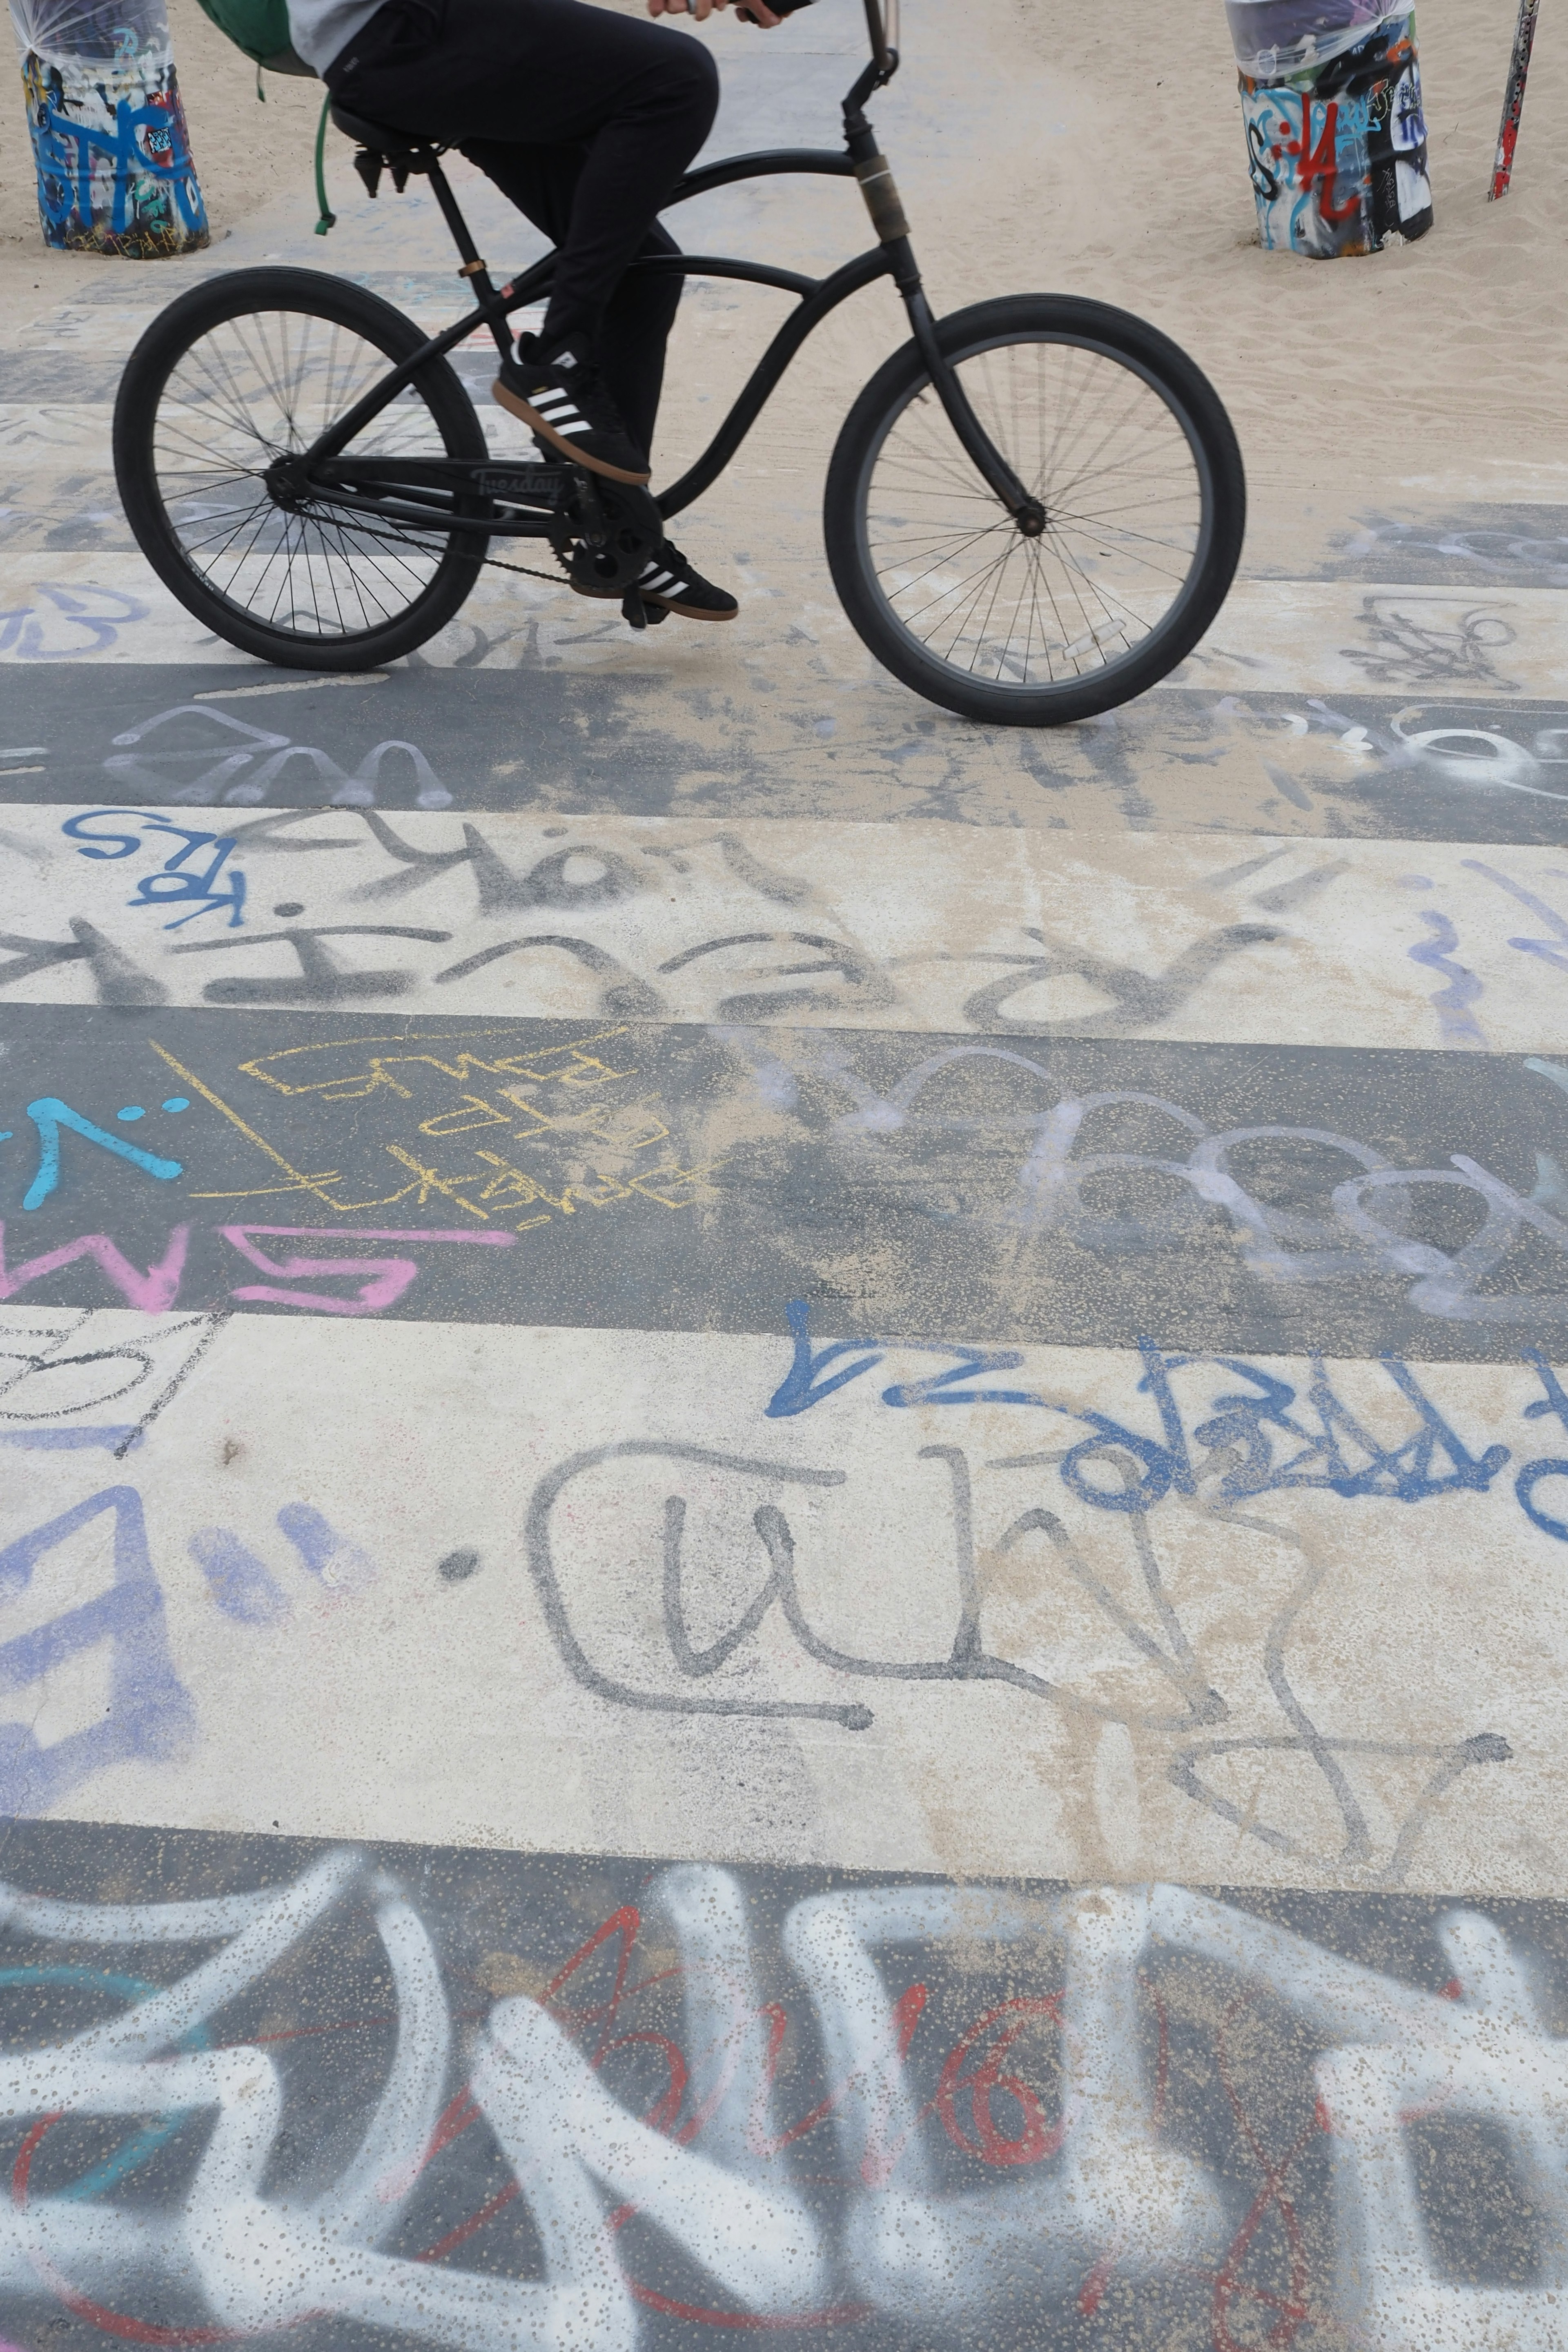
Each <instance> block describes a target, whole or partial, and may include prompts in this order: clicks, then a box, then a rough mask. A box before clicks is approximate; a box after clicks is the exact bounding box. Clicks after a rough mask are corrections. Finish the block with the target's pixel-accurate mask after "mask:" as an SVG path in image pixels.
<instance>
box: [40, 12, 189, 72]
mask: <svg viewBox="0 0 1568 2352" xmlns="http://www.w3.org/2000/svg"><path fill="white" fill-rule="evenodd" d="M11 22H12V24H13V25H14V26H16V39H17V41H18V42H19V44H20V46H21V49H22V53H23V55H24V56H26V55H27V54H28V52H29V51H30V52H31V53H32V55H33V56H34V57H37V58H44V59H45V60H46V61H47V62H52V61H53V60H54V59H55V58H81V59H82V60H83V61H84V62H91V63H92V64H94V65H112V64H114V63H115V62H116V61H124V60H127V59H129V58H139V57H142V56H145V55H146V54H147V53H148V52H149V51H151V52H153V53H155V54H157V55H160V56H165V55H167V53H168V49H169V18H168V13H167V11H166V9H165V7H164V5H163V0H11Z"/></svg>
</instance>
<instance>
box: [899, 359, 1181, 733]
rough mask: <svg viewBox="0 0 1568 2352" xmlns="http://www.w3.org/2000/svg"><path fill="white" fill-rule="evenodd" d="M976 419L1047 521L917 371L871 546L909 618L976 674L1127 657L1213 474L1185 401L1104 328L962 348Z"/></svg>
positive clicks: (1046, 677) (1169, 582)
mask: <svg viewBox="0 0 1568 2352" xmlns="http://www.w3.org/2000/svg"><path fill="white" fill-rule="evenodd" d="M959 374H960V377H961V380H962V382H963V387H964V390H965V392H966V393H967V394H968V396H969V399H970V401H971V403H972V404H973V408H974V411H975V413H976V415H978V417H979V419H980V422H981V424H982V425H984V429H985V431H986V433H987V434H988V435H989V436H990V437H991V439H992V441H993V442H994V444H995V446H997V447H998V448H999V449H1000V450H1001V451H1002V453H1003V455H1004V456H1005V457H1006V459H1007V461H1008V463H1009V464H1010V465H1011V466H1012V467H1013V469H1014V471H1015V472H1016V474H1017V476H1018V478H1019V479H1020V480H1021V481H1022V482H1023V484H1024V486H1025V488H1026V489H1027V491H1028V492H1029V494H1030V496H1031V497H1032V498H1033V499H1036V500H1037V501H1038V503H1039V504H1040V506H1041V507H1042V508H1043V509H1044V511H1045V517H1046V521H1045V528H1044V530H1043V531H1042V532H1041V533H1040V535H1039V536H1038V537H1037V538H1026V537H1025V536H1024V534H1023V533H1022V532H1021V531H1020V530H1018V529H1017V527H1016V525H1015V523H1014V522H1013V520H1012V518H1011V517H1010V516H1007V515H1005V514H1004V513H1002V512H1001V511H1000V510H999V509H998V507H997V504H996V501H995V499H994V498H993V497H992V496H991V494H990V492H989V491H987V489H986V488H985V487H984V484H983V483H982V482H981V481H980V480H979V478H978V477H977V475H976V474H975V472H974V470H973V467H971V466H970V464H969V462H968V460H967V459H966V458H965V457H963V454H962V452H961V451H960V449H959V447H958V446H957V443H956V441H955V439H954V437H953V435H952V428H951V426H950V425H949V424H948V422H947V418H946V416H945V415H944V413H943V411H942V407H941V404H940V403H938V402H937V401H936V400H935V398H934V397H933V396H932V395H931V391H930V389H929V387H922V388H921V390H920V391H919V392H918V393H917V394H915V395H914V396H913V397H912V398H911V399H910V401H909V402H908V403H907V404H906V405H905V406H904V407H903V409H902V410H901V411H900V413H899V415H897V416H896V417H895V418H894V420H893V422H892V424H891V425H889V429H888V431H887V433H886V434H885V436H884V437H883V441H882V444H881V446H880V448H879V450H878V452H877V455H876V457H875V459H874V461H873V466H872V470H871V475H870V479H869V482H868V496H867V503H866V517H865V528H866V532H867V551H868V556H869V560H870V566H871V570H872V572H874V574H875V576H876V579H877V582H878V584H879V588H880V590H881V593H882V595H883V596H884V598H885V599H886V601H887V604H888V605H889V610H890V612H891V614H892V615H893V617H894V619H895V620H896V621H897V623H898V625H899V626H900V628H902V629H904V630H906V631H907V632H908V633H909V635H910V636H911V637H913V638H914V639H915V640H916V642H917V643H919V644H920V645H921V646H922V647H923V648H924V650H925V651H926V652H927V653H928V654H930V655H931V656H934V657H935V658H936V659H938V660H939V661H942V662H943V663H944V664H946V665H949V666H951V667H954V668H956V669H959V670H962V671H963V672H965V673H966V674H967V675H968V676H970V677H973V678H976V679H984V680H987V681H989V682H991V683H994V684H996V685H1000V686H1004V687H1009V686H1011V687H1016V688H1030V687H1035V688H1038V687H1040V686H1042V685H1047V684H1056V683H1058V682H1061V681H1065V680H1070V679H1072V678H1077V677H1089V676H1091V675H1093V674H1094V673H1096V672H1098V671H1100V670H1102V669H1104V668H1105V667H1107V666H1108V665H1110V664H1111V663H1114V662H1120V661H1122V660H1125V659H1127V658H1128V657H1129V656H1131V655H1132V654H1133V653H1135V652H1136V650H1137V649H1138V647H1139V646H1141V645H1142V643H1143V642H1144V641H1145V640H1146V639H1147V638H1148V637H1149V636H1150V635H1151V634H1152V632H1153V631H1154V630H1155V629H1157V628H1158V627H1159V626H1160V625H1161V623H1162V622H1163V620H1164V619H1165V617H1166V615H1167V614H1169V613H1170V612H1171V611H1172V609H1173V606H1174V605H1175V604H1177V603H1178V601H1179V600H1180V598H1181V597H1182V595H1183V593H1184V591H1185V588H1186V585H1187V583H1188V582H1189V580H1190V579H1191V577H1192V575H1193V572H1194V566H1195V565H1196V563H1197V561H1198V556H1199V551H1200V546H1201V542H1202V537H1203V516H1204V488H1203V481H1202V478H1201V476H1200V473H1199V470H1198V465H1197V461H1196V459H1195V457H1194V452H1193V448H1192V446H1191V444H1190V442H1189V439H1188V434H1187V431H1186V428H1185V427H1184V424H1183V422H1182V420H1181V418H1180V417H1179V416H1178V415H1177V414H1176V413H1175V411H1174V410H1173V408H1172V407H1171V406H1170V405H1169V404H1168V403H1167V401H1166V400H1165V399H1164V398H1163V396H1162V394H1160V392H1159V391H1158V390H1157V389H1156V388H1155V386H1154V385H1153V384H1152V383H1150V382H1149V381H1148V380H1147V379H1146V378H1145V377H1144V376H1143V375H1142V374H1141V373H1139V371H1138V370H1137V369H1136V368H1134V367H1132V366H1131V365H1129V364H1127V363H1125V362H1122V361H1121V360H1119V359H1117V358H1115V357H1113V356H1112V355H1111V354H1110V352H1103V351H1100V350H1097V349H1094V348H1093V347H1091V346H1088V345H1082V344H1075V343H1070V342H1063V341H1051V340H1049V339H1048V338H1047V337H1045V336H1040V337H1037V338H1031V339H1030V340H1028V341H1020V342H1013V343H999V344H993V345H990V346H988V347H986V348H985V349H984V350H983V351H980V352H975V353H973V354H972V355H970V356H969V357H968V358H966V359H964V360H963V361H962V362H959Z"/></svg>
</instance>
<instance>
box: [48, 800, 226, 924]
mask: <svg viewBox="0 0 1568 2352" xmlns="http://www.w3.org/2000/svg"><path fill="white" fill-rule="evenodd" d="M102 817H109V818H111V819H112V820H113V821H114V823H115V824H116V825H117V826H119V827H122V826H124V825H125V824H127V823H131V824H140V825H142V827H143V828H144V831H145V834H146V835H151V836H153V838H154V840H156V839H157V837H158V836H162V837H163V839H166V840H174V841H176V842H179V843H180V844H182V846H181V847H179V848H177V849H175V850H173V851H172V852H171V853H170V855H169V856H167V857H166V858H165V859H164V860H163V866H162V867H161V869H160V870H159V871H158V872H157V873H156V874H146V875H143V876H142V879H141V880H140V881H139V882H138V883H137V885H136V893H135V896H134V897H133V898H129V899H127V901H126V904H127V905H128V906H131V907H174V906H185V905H188V906H189V908H190V912H189V913H188V914H185V915H181V916H179V917H177V918H176V919H175V920H174V922H172V923H165V924H164V926H163V929H165V930H166V931H177V930H179V929H182V928H183V927H184V924H186V923H194V922H195V919H196V917H197V916H198V915H208V914H214V913H216V912H217V911H218V910H219V909H220V908H227V909H228V927H229V929H230V930H236V929H238V928H239V926H240V925H241V924H242V923H243V922H244V920H245V877H244V875H243V874H242V873H241V872H240V871H239V869H238V867H237V866H235V867H231V868H230V871H229V873H228V875H227V876H226V887H223V888H221V889H220V888H219V887H218V876H219V875H220V874H221V873H222V871H223V868H224V866H226V864H227V862H228V859H229V857H230V856H232V854H233V852H234V851H235V850H236V849H237V847H238V843H237V840H236V839H235V837H234V836H233V835H231V834H224V833H203V832H200V831H199V830H197V829H195V828H194V827H193V826H190V825H185V824H171V823H170V821H169V819H168V818H167V817H163V816H156V815H153V814H151V813H149V812H148V811H146V810H143V809H135V810H132V811H130V812H129V813H127V812H125V811H123V810H120V809H89V810H87V811H85V812H84V813H83V814H81V815H80V816H73V817H68V818H67V819H66V821H65V823H64V824H62V825H61V827H60V831H61V832H62V833H63V834H65V835H68V837H69V838H70V839H71V840H73V841H74V842H75V843H76V845H77V855H78V856H79V857H90V858H93V859H95V860H105V859H112V858H120V857H133V856H135V855H136V852H137V851H138V850H139V849H144V848H147V847H148V846H149V845H150V844H149V842H148V840H147V839H145V838H143V837H141V836H138V835H135V834H132V833H126V832H123V831H120V830H117V831H115V832H113V833H89V832H88V831H87V830H86V828H87V826H89V824H97V823H98V821H99V820H100V818H102ZM202 849H210V850H211V851H213V852H214V855H213V856H212V859H211V861H210V863H209V864H208V865H207V866H206V867H205V870H203V871H197V870H195V869H194V868H193V869H192V870H191V871H190V872H188V873H187V872H184V871H183V870H182V869H183V868H184V866H185V861H186V860H187V858H190V857H194V856H195V854H196V852H197V851H198V850H202Z"/></svg>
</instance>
